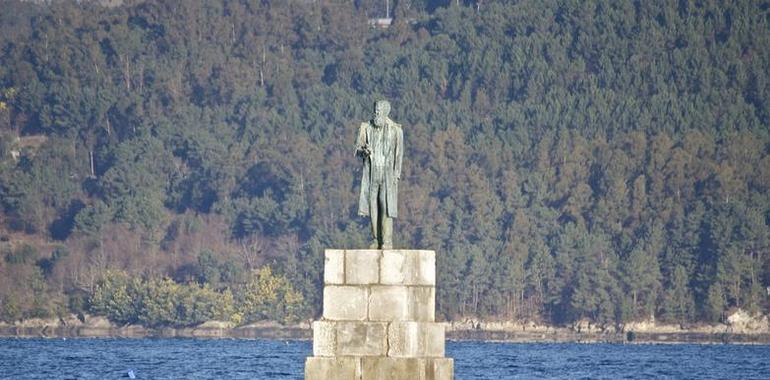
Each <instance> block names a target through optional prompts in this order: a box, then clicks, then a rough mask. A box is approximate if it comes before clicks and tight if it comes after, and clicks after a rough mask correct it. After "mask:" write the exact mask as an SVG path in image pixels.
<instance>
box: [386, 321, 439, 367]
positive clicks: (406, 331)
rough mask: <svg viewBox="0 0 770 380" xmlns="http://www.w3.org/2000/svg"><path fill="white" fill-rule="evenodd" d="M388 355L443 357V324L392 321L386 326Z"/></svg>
mask: <svg viewBox="0 0 770 380" xmlns="http://www.w3.org/2000/svg"><path fill="white" fill-rule="evenodd" d="M388 356H391V357H434V358H441V357H444V325H443V324H440V323H435V322H412V321H399V322H393V323H391V324H390V326H389V327H388Z"/></svg>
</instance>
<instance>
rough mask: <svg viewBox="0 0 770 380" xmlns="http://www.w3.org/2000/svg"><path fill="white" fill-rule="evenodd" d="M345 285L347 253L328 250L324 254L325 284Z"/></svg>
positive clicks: (339, 250)
mask: <svg viewBox="0 0 770 380" xmlns="http://www.w3.org/2000/svg"><path fill="white" fill-rule="evenodd" d="M344 283H345V251H343V250H341V249H327V250H326V251H325V252H324V284H326V285H342V284H344Z"/></svg>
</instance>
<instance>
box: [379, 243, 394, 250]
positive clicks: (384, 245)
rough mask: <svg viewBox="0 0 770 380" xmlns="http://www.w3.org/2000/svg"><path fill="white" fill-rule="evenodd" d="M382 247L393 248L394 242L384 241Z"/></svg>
mask: <svg viewBox="0 0 770 380" xmlns="http://www.w3.org/2000/svg"><path fill="white" fill-rule="evenodd" d="M382 249H393V243H389V242H386V243H382Z"/></svg>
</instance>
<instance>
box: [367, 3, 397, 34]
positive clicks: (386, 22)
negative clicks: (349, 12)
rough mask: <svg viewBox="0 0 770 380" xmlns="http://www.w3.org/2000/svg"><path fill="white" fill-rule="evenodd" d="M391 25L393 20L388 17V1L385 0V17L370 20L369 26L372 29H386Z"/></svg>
mask: <svg viewBox="0 0 770 380" xmlns="http://www.w3.org/2000/svg"><path fill="white" fill-rule="evenodd" d="M392 23H393V18H392V17H390V0H385V17H379V18H370V19H369V25H370V26H371V27H373V28H382V29H385V28H388V27H389V26H390V24H392Z"/></svg>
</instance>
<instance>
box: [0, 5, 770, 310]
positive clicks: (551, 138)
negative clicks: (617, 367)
mask: <svg viewBox="0 0 770 380" xmlns="http://www.w3.org/2000/svg"><path fill="white" fill-rule="evenodd" d="M107 3H110V4H109V5H110V6H106V4H107ZM112 3H117V4H112ZM391 3H392V5H393V9H392V14H393V16H394V21H393V24H392V25H391V26H390V27H389V28H387V29H380V28H373V27H370V25H369V23H368V18H370V17H380V16H381V14H382V13H383V11H382V9H381V4H380V2H379V1H374V0H356V1H346V2H341V1H325V0H318V1H300V0H296V1H275V2H267V1H246V0H242V1H224V0H213V1H200V2H199V1H183V2H163V1H155V0H148V1H140V0H132V1H124V2H89V1H56V2H22V1H5V2H4V3H3V12H0V154H2V157H1V158H0V211H1V212H0V224H2V228H1V229H0V232H2V242H0V254H2V258H3V259H2V260H0V318H2V319H5V320H12V319H15V318H21V317H30V316H40V315H52V314H56V313H64V312H68V311H74V312H79V311H90V312H97V313H102V314H106V315H110V316H113V317H114V318H115V319H116V320H123V321H128V320H130V321H144V323H147V324H150V325H152V324H158V323H177V324H189V323H191V321H198V320H200V319H201V318H208V317H214V316H215V315H214V314H215V313H214V310H219V311H221V310H230V314H231V315H235V314H238V315H239V317H240V318H250V319H259V318H275V319H285V318H289V317H290V318H311V317H314V316H315V315H317V314H318V313H319V311H320V292H321V271H322V259H321V257H322V254H323V253H322V251H323V248H326V247H329V248H332V247H333V248H358V247H363V246H364V245H365V242H366V241H367V231H368V229H367V228H366V223H367V221H366V220H365V219H363V218H360V217H357V215H356V199H357V191H358V178H359V177H358V176H359V173H360V172H359V171H360V165H359V162H357V161H356V160H355V158H354V155H353V143H354V140H355V132H356V127H357V125H358V123H360V121H361V120H364V119H366V118H368V117H370V114H371V105H372V103H373V101H374V100H376V99H378V98H380V97H385V98H387V99H389V100H390V101H391V103H392V104H393V111H392V117H393V118H394V119H395V120H396V121H398V122H399V123H401V124H403V126H404V135H405V137H404V138H405V145H406V152H405V158H404V169H403V174H402V183H401V188H400V190H401V192H402V194H403V195H402V196H401V197H400V198H401V202H402V204H401V205H400V210H401V213H400V214H401V215H400V217H399V219H397V220H396V227H395V231H396V240H397V242H396V245H397V246H399V247H404V248H424V249H435V250H436V251H437V252H438V272H437V273H438V282H439V285H438V293H437V297H438V301H437V305H438V313H439V315H440V316H442V317H443V318H446V319H455V318H462V317H469V316H473V317H482V318H521V319H530V320H539V321H545V322H551V323H567V322H571V321H575V320H579V319H584V318H586V319H590V320H593V321H596V322H602V323H614V322H623V321H631V320H639V319H647V318H650V317H651V316H654V317H655V318H659V319H664V320H669V321H672V322H679V323H688V322H695V321H717V320H719V319H720V318H722V317H723V315H724V313H725V311H726V310H728V309H729V308H732V307H741V308H746V309H749V310H752V311H761V312H765V313H767V312H768V310H770V309H769V308H770V305H769V300H768V291H767V289H768V287H770V128H769V127H770V50H769V49H767V46H770V3H768V2H767V1H744V2H731V1H717V0H706V1H697V2H693V1H680V2H671V1H612V2H605V1H529V0H522V1H502V0H486V1H481V0H459V1H455V0H444V1H438V0H422V1H420V0H415V1H405V0H399V1H392V2H391ZM267 265H269V267H268V266H267ZM255 281H257V282H255ZM271 284H272V285H271ZM278 289H279V290H278ZM130 291H133V292H144V293H141V294H144V295H145V297H148V295H149V294H151V293H152V294H155V293H157V295H158V297H161V298H162V297H163V296H164V295H168V294H172V293H173V294H177V293H178V294H184V297H182V298H183V299H184V300H182V301H178V302H186V304H185V305H196V302H202V303H207V302H208V300H211V302H214V301H216V302H224V303H226V304H227V305H229V306H226V307H225V306H221V305H220V306H219V308H218V309H216V308H215V309H210V308H209V309H207V307H210V306H211V304H210V303H207V306H205V307H204V306H201V307H199V308H198V309H195V310H196V311H195V312H194V313H192V312H191V313H192V314H190V313H187V314H179V315H177V314H174V315H163V314H158V313H160V312H162V311H163V310H160V311H158V312H154V311H152V310H149V311H148V310H147V309H146V308H145V309H141V308H135V309H131V310H127V308H117V309H116V307H117V306H114V305H112V306H111V305H110V304H109V302H113V301H114V302H122V301H120V300H121V299H122V298H121V297H124V295H125V294H128V293H126V292H130ZM121 292H122V293H121ZM212 292H215V293H219V294H229V296H226V297H224V298H222V299H216V297H213V296H212V294H211V293H212ZM124 293H125V294H124ZM137 294H140V293H137ZM110 297H113V298H114V299H112V298H110ZM228 297H229V298H228ZM281 297H283V298H281ZM279 299H283V300H284V301H279V303H284V304H283V306H280V305H276V304H275V302H277V301H276V300H279ZM108 301H109V302H108ZM228 302H229V303H228ZM124 306H125V305H124ZM185 307H186V306H185ZM190 307H193V306H190ZM128 309H130V308H128ZM142 310H144V311H142ZM142 312H144V313H145V314H141V313H142ZM153 313H154V314H153ZM218 317H221V316H218Z"/></svg>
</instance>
